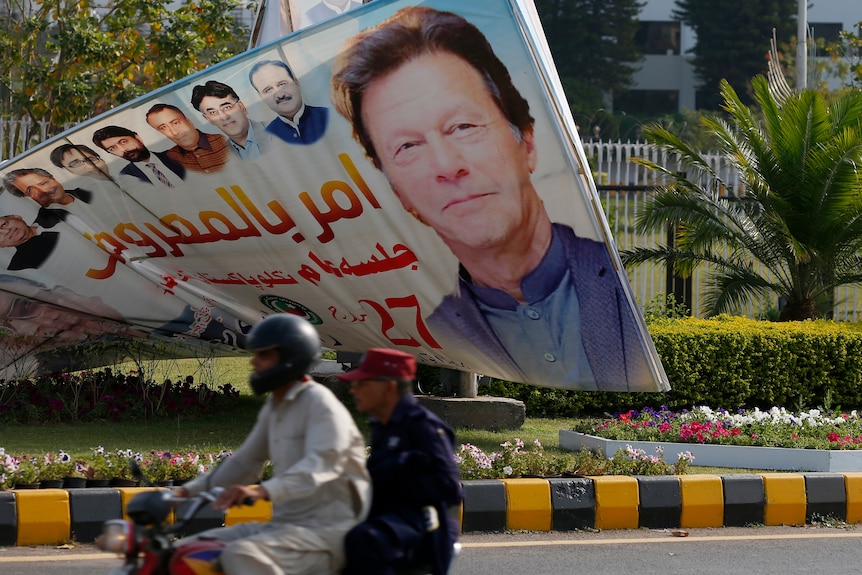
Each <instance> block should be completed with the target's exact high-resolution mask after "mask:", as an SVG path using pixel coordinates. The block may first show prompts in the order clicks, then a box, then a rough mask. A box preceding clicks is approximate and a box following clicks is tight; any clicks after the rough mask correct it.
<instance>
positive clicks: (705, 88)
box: [674, 0, 797, 110]
mask: <svg viewBox="0 0 862 575" xmlns="http://www.w3.org/2000/svg"><path fill="white" fill-rule="evenodd" d="M676 4H677V10H675V11H674V15H675V16H676V17H677V18H679V19H680V20H682V21H683V22H685V23H686V24H688V25H689V26H691V28H692V29H693V30H694V32H695V34H696V35H697V44H696V45H695V46H694V48H692V53H693V55H694V58H693V64H694V68H695V74H696V75H697V77H698V79H699V80H700V83H701V88H702V94H703V101H699V102H698V107H699V108H702V109H707V110H717V109H718V108H719V106H720V105H721V98H720V97H719V94H718V86H719V82H720V81H721V80H722V79H724V80H726V81H727V82H728V83H729V84H730V85H731V86H734V87H736V88H740V87H742V86H746V85H747V84H748V79H749V78H751V77H752V76H755V75H757V74H762V73H765V71H766V62H767V61H766V54H767V53H768V52H769V41H770V39H771V38H772V32H773V30H775V34H776V37H777V38H778V39H779V40H782V41H786V40H789V39H790V38H792V37H793V36H794V35H795V33H796V11H797V0H747V1H746V2H739V1H738V0H712V1H711V2H702V1H700V0H677V2H676ZM743 98H744V100H745V101H746V102H750V101H751V97H750V96H749V95H746V94H744V95H743Z"/></svg>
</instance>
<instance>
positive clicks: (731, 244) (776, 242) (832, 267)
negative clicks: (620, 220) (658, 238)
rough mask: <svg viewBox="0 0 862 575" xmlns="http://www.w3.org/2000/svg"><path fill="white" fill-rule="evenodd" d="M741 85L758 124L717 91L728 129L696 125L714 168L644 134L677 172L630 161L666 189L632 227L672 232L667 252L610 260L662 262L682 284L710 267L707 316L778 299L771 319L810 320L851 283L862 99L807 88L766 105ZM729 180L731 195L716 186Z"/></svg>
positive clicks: (761, 87)
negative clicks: (708, 144)
mask: <svg viewBox="0 0 862 575" xmlns="http://www.w3.org/2000/svg"><path fill="white" fill-rule="evenodd" d="M752 86H753V89H754V92H755V97H756V100H757V103H758V107H759V113H760V114H761V115H762V120H758V118H757V116H756V115H755V113H754V112H752V110H749V108H747V107H746V106H745V105H743V103H742V102H741V100H740V99H739V98H738V96H737V94H736V92H735V91H734V90H733V88H731V87H730V85H729V84H728V83H726V82H722V87H721V89H722V96H723V99H724V109H725V111H726V112H727V113H728V114H729V116H730V120H725V119H723V118H721V117H718V116H707V117H705V118H704V119H703V125H704V127H705V128H707V129H708V130H709V131H710V132H711V133H712V134H713V135H714V137H715V138H716V139H717V141H718V142H719V149H718V152H719V153H720V154H721V155H722V156H723V157H724V158H726V159H727V165H726V166H725V168H724V169H721V170H719V169H718V168H716V167H715V166H714V165H712V164H710V163H709V161H708V159H707V158H706V157H705V156H704V155H703V154H702V153H701V152H700V151H699V150H698V149H696V148H694V147H693V146H692V145H691V144H689V143H688V142H686V141H684V140H682V139H680V138H678V137H677V136H675V135H674V134H672V133H671V132H670V131H669V130H667V129H666V128H663V127H661V126H658V125H652V126H648V127H647V128H645V130H644V133H645V135H646V137H647V139H648V140H649V141H651V142H653V143H655V144H656V145H657V146H658V147H659V148H660V149H661V150H662V151H663V152H665V153H667V154H668V155H670V156H671V157H674V158H676V159H677V160H678V161H679V164H680V167H674V168H667V167H663V166H660V165H658V164H657V163H654V162H650V161H647V160H644V159H635V161H636V162H638V163H640V164H642V165H644V166H646V167H648V168H649V169H651V170H653V171H655V172H658V173H659V174H661V175H662V176H663V177H664V178H666V180H665V181H667V182H669V183H668V184H667V185H665V186H663V187H661V188H660V189H659V190H658V191H657V192H656V193H655V194H654V195H653V196H652V198H651V199H650V200H648V201H647V202H646V203H645V204H644V207H643V209H642V211H641V212H640V213H639V214H638V215H637V220H636V226H637V229H638V230H639V231H641V232H650V231H661V232H664V231H665V230H666V229H667V227H668V226H669V225H671V226H674V227H675V229H676V230H677V233H676V237H675V239H674V242H673V243H672V244H670V245H659V246H658V247H655V248H634V249H631V250H627V251H626V252H624V253H622V254H621V256H622V259H623V262H624V263H625V264H626V265H636V264H638V263H642V262H646V261H661V262H664V263H665V264H666V265H672V266H673V267H674V270H675V272H676V273H677V274H678V275H680V276H683V277H685V276H688V275H690V274H691V273H692V271H693V270H694V269H695V267H697V266H698V265H700V264H703V263H706V264H709V265H710V266H711V267H712V271H711V275H710V276H709V278H708V282H707V293H706V301H707V306H708V307H709V313H710V314H712V315H714V314H719V313H725V312H728V313H732V312H733V311H734V310H736V309H738V308H739V307H740V306H742V305H744V304H746V303H747V302H748V301H750V299H751V298H752V297H753V296H760V297H764V298H765V299H769V298H774V297H776V296H777V297H781V298H784V299H785V300H786V304H785V306H784V307H783V308H782V310H781V314H780V316H779V319H780V320H783V321H787V320H801V319H808V318H815V317H820V316H823V315H824V314H825V313H828V311H827V310H831V308H832V300H831V298H832V294H833V292H834V289H835V288H836V287H839V286H842V285H845V284H853V283H858V282H860V281H862V259H860V257H859V252H860V248H862V171H860V170H859V169H858V166H859V165H860V163H862V91H860V90H850V91H848V92H846V93H844V94H840V95H836V96H834V97H831V98H829V99H827V97H826V96H824V94H822V93H821V92H820V91H818V90H811V89H809V90H802V91H799V92H795V93H794V94H792V95H791V96H789V97H788V98H787V99H786V100H784V101H776V99H775V98H774V96H773V95H772V94H771V93H770V90H769V86H768V84H767V81H766V79H765V78H763V77H757V78H755V79H754V80H753V81H752ZM733 172H735V173H738V174H739V176H740V188H741V189H735V187H734V183H733V182H732V181H730V180H729V179H728V178H727V176H726V174H730V173H733ZM755 263H757V264H760V265H755Z"/></svg>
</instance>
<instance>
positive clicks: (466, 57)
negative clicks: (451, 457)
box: [331, 6, 656, 391]
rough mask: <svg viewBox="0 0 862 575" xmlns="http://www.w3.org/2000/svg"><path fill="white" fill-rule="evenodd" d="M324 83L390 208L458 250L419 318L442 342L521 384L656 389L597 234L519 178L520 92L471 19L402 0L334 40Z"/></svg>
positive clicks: (528, 167) (526, 162)
mask: <svg viewBox="0 0 862 575" xmlns="http://www.w3.org/2000/svg"><path fill="white" fill-rule="evenodd" d="M331 82H332V84H331V95H332V101H333V102H334V104H335V107H336V109H337V110H338V112H339V113H340V114H341V115H343V116H344V117H345V118H346V119H347V120H348V121H349V122H350V123H351V124H352V127H353V134H354V137H355V139H356V140H357V141H358V142H359V143H360V144H361V145H362V146H363V147H364V149H365V152H366V154H367V156H368V158H369V159H370V160H371V161H372V162H373V164H374V165H375V166H376V167H377V168H378V169H380V170H381V171H382V172H383V173H384V174H385V176H386V177H387V179H388V180H389V182H390V184H391V186H392V189H393V191H394V192H395V194H396V195H397V197H398V198H399V200H400V201H401V204H402V205H403V207H404V208H405V209H406V210H407V211H408V212H409V213H411V214H412V215H413V216H414V217H415V218H417V219H418V220H419V221H420V222H423V223H424V224H426V225H428V226H431V227H432V228H433V229H434V231H435V232H436V233H437V235H438V236H439V237H440V238H441V239H442V240H443V242H444V243H445V244H446V246H448V248H449V249H450V250H451V251H452V253H453V254H454V255H455V256H456V257H457V258H458V261H459V262H460V266H459V270H458V285H457V288H456V290H455V292H454V293H451V294H449V295H447V296H446V297H445V298H443V301H442V302H441V303H440V304H439V306H438V307H437V308H436V309H435V310H434V311H433V312H432V313H431V315H430V316H429V317H428V318H427V323H428V326H429V327H430V328H431V331H432V333H433V334H434V336H435V338H437V340H438V341H439V342H440V343H441V344H442V345H443V348H444V350H445V349H446V348H447V347H449V348H450V349H470V353H471V354H472V355H474V356H475V355H479V356H484V359H485V364H486V365H496V366H499V368H500V369H502V370H505V372H506V373H509V374H513V377H517V378H518V380H519V381H524V382H530V383H540V384H544V385H554V386H561V387H577V388H580V389H586V390H590V389H593V390H595V389H599V390H615V391H632V390H641V391H651V390H654V389H655V386H656V383H655V381H654V378H653V376H652V372H651V371H650V368H649V361H648V359H647V357H646V352H645V346H644V344H643V342H642V341H641V337H640V336H639V333H640V332H639V330H638V328H637V325H638V324H637V321H636V319H635V317H634V312H633V309H632V306H631V305H629V304H628V303H627V302H628V300H627V298H626V297H625V292H624V288H623V286H622V283H621V280H620V278H619V276H618V274H617V272H616V271H615V266H614V264H613V263H612V260H611V255H610V252H609V249H608V246H606V245H605V244H604V243H603V242H598V241H594V240H592V239H587V238H581V237H578V236H577V235H576V234H575V232H574V230H573V229H572V228H571V227H570V226H568V225H565V224H561V223H552V222H551V220H550V217H549V215H548V213H547V212H546V210H545V207H544V205H543V203H542V199H541V198H540V196H539V194H538V192H537V190H536V188H535V187H534V186H533V183H532V180H531V178H532V173H533V171H534V170H535V169H536V165H537V157H538V151H537V145H536V141H535V139H534V118H533V117H532V116H531V114H530V108H529V103H528V102H527V100H526V99H525V98H524V97H523V96H522V95H521V94H520V92H519V91H518V89H517V88H516V87H515V86H514V84H513V82H512V79H511V77H510V75H509V72H508V70H507V69H506V66H505V65H504V64H503V62H502V61H501V60H500V59H499V58H498V57H497V56H496V54H495V53H494V51H493V49H492V47H491V45H490V44H489V42H488V41H487V39H486V38H485V37H484V35H483V34H482V33H481V31H479V29H478V28H476V27H475V26H474V25H473V24H471V23H470V22H468V21H467V20H465V19H464V18H462V17H461V16H458V15H456V14H453V13H449V12H441V11H437V10H434V9H430V8H427V7H418V6H414V7H408V8H404V9H402V10H399V11H398V12H397V13H396V14H394V15H393V16H392V17H390V18H389V19H388V20H385V21H383V22H381V23H380V24H378V25H377V26H374V27H371V28H369V29H366V30H363V31H362V32H360V33H359V34H358V35H356V36H354V37H353V38H351V39H349V40H348V41H347V42H346V43H345V45H344V46H343V47H342V49H341V51H340V52H339V54H338V55H337V57H336V60H335V64H334V66H333V75H332V80H331ZM471 347H472V348H473V349H471Z"/></svg>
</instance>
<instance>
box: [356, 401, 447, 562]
mask: <svg viewBox="0 0 862 575" xmlns="http://www.w3.org/2000/svg"><path fill="white" fill-rule="evenodd" d="M454 445H455V434H454V433H453V432H452V429H451V428H450V427H449V426H448V425H447V424H446V423H445V422H443V420H441V419H440V418H439V417H437V415H435V414H434V413H432V412H431V411H429V410H428V409H426V408H424V407H422V406H421V405H419V402H418V401H417V400H416V398H415V397H414V396H413V395H407V396H405V397H404V398H403V399H401V401H400V402H399V404H398V406H397V407H396V408H395V411H393V413H392V416H391V417H390V419H389V421H388V422H387V423H386V425H383V424H381V423H380V422H378V421H375V420H373V419H372V421H371V455H370V456H369V457H368V464H367V465H368V471H369V473H370V474H371V484H372V488H373V492H372V500H371V513H370V514H369V517H368V519H369V520H374V519H378V520H380V521H383V522H385V523H386V524H387V525H388V526H389V529H391V530H392V532H393V533H394V535H395V536H396V538H397V539H399V540H401V541H403V542H404V544H405V545H408V546H410V545H412V543H411V542H413V543H415V536H416V533H417V530H419V531H424V522H423V513H422V508H423V507H425V506H428V505H430V506H433V507H434V508H435V509H436V510H437V514H438V517H439V522H440V527H439V528H438V529H437V530H435V531H431V532H429V533H427V536H426V537H424V538H423V539H424V541H423V542H422V547H424V549H422V550H421V552H419V553H418V555H425V556H428V555H429V554H430V557H427V558H428V559H430V560H431V562H432V565H433V566H434V571H435V572H437V573H445V571H446V569H447V567H448V565H449V562H450V561H451V558H452V544H453V543H454V542H455V541H456V540H457V539H458V519H457V518H456V517H449V516H448V514H447V510H448V508H449V507H452V506H454V505H458V504H459V503H460V502H461V497H462V492H461V479H460V476H459V472H458V466H457V465H456V464H455V459H454V453H455V447H454ZM417 551H419V550H417Z"/></svg>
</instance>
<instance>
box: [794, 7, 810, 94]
mask: <svg viewBox="0 0 862 575" xmlns="http://www.w3.org/2000/svg"><path fill="white" fill-rule="evenodd" d="M797 5H798V6H799V14H798V15H797V17H796V18H797V26H796V89H797V90H804V89H805V86H806V84H807V83H808V82H807V80H808V0H797Z"/></svg>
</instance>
